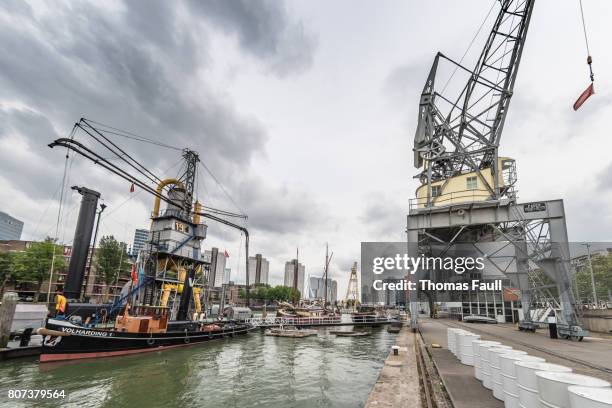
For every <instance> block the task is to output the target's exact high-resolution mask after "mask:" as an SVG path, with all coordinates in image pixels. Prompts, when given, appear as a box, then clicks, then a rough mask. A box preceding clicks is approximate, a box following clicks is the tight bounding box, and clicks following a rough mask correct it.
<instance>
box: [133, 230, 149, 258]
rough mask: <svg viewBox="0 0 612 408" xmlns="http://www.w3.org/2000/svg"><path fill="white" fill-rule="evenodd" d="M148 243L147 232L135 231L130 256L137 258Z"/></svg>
mask: <svg viewBox="0 0 612 408" xmlns="http://www.w3.org/2000/svg"><path fill="white" fill-rule="evenodd" d="M148 241H149V230H146V229H137V230H135V231H134V242H133V243H132V256H138V253H139V252H140V250H141V249H143V248H144V247H145V246H146V244H147V242H148Z"/></svg>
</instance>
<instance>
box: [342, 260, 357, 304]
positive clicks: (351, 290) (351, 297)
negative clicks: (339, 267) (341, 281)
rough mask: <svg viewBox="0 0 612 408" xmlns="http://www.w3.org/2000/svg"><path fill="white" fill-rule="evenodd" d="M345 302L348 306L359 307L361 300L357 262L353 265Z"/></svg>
mask: <svg viewBox="0 0 612 408" xmlns="http://www.w3.org/2000/svg"><path fill="white" fill-rule="evenodd" d="M345 302H346V305H347V307H348V306H350V307H352V308H353V309H354V308H356V307H357V304H358V302H359V284H358V283H357V262H355V263H353V266H352V267H351V276H350V278H349V282H348V287H347V288H346V298H345Z"/></svg>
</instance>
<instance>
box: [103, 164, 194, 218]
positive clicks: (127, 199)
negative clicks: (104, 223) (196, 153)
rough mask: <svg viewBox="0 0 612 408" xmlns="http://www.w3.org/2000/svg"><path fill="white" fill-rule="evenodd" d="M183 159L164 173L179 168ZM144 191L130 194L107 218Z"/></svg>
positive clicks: (107, 214)
mask: <svg viewBox="0 0 612 408" xmlns="http://www.w3.org/2000/svg"><path fill="white" fill-rule="evenodd" d="M181 161H182V159H181V160H179V161H178V162H176V163H175V164H173V165H172V166H171V167H169V168H168V169H167V170H166V171H165V172H164V173H168V172H169V171H170V170H172V169H173V168H175V167H176V166H178V165H179V164H180V163H181ZM143 191H145V190H143V189H141V190H138V191H137V192H136V193H130V195H129V196H128V198H126V199H125V200H124V201H123V202H121V204H119V205H118V206H116V207H114V208H113V209H112V210H110V211H109V212H107V213H106V214H105V218H108V217H109V216H110V215H111V214H113V213H115V212H116V211H117V210H119V209H120V208H121V207H123V206H124V205H125V204H126V203H127V202H128V201H131V200H133V199H134V198H136V196H138V195H139V194H140V193H142V192H143Z"/></svg>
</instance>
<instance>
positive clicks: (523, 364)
mask: <svg viewBox="0 0 612 408" xmlns="http://www.w3.org/2000/svg"><path fill="white" fill-rule="evenodd" d="M514 365H515V367H516V379H517V385H518V392H519V404H520V405H519V406H520V407H521V408H540V398H539V396H538V381H537V377H536V372H538V371H548V372H557V373H571V372H572V369H571V368H569V367H565V366H562V365H558V364H551V363H540V362H535V361H518V362H516V363H514Z"/></svg>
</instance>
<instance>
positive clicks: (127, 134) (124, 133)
mask: <svg viewBox="0 0 612 408" xmlns="http://www.w3.org/2000/svg"><path fill="white" fill-rule="evenodd" d="M87 121H89V122H91V123H95V124H96V125H100V126H103V127H105V128H108V129H113V130H114V131H116V132H120V133H114V132H110V131H108V130H105V131H106V132H108V133H113V134H115V135H117V136H122V137H125V138H128V139H134V140H138V141H140V142H145V143H151V144H154V145H157V146H160V147H165V148H168V149H173V150H179V151H182V150H183V149H181V148H180V147H176V146H171V145H167V144H165V143H162V142H158V141H156V140H153V139H148V138H146V137H144V136H140V135H137V134H136V133H133V132H129V131H127V130H123V129H119V128H116V127H113V126H110V125H106V124H104V123H101V122H97V121H95V120H92V119H87Z"/></svg>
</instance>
